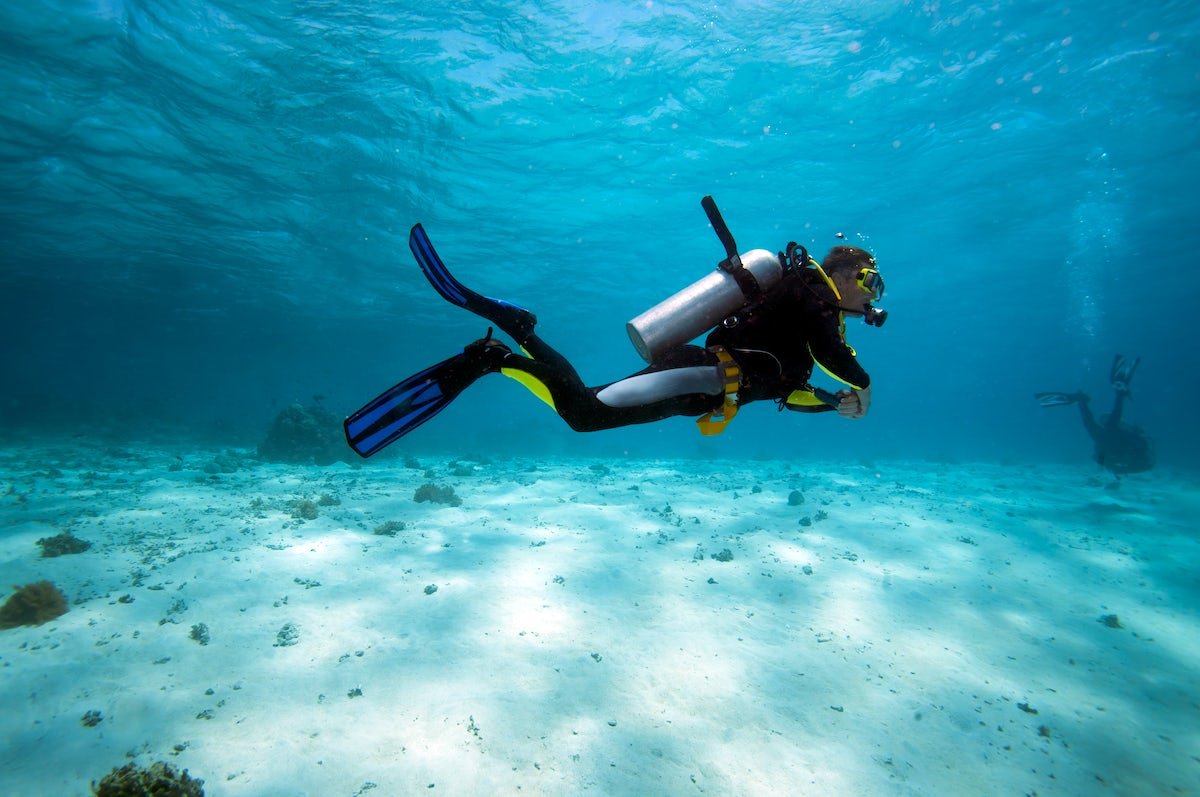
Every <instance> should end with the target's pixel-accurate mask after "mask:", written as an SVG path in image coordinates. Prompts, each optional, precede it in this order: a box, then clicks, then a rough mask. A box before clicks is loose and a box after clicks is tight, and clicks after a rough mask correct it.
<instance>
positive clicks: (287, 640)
mask: <svg viewBox="0 0 1200 797" xmlns="http://www.w3.org/2000/svg"><path fill="white" fill-rule="evenodd" d="M299 642H300V629H299V628H297V627H296V625H295V624H294V623H284V624H283V628H280V629H279V633H278V634H276V635H275V644H274V646H273V647H277V648H290V647H291V646H292V645H295V644H298V643H299Z"/></svg>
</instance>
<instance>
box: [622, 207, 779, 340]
mask: <svg viewBox="0 0 1200 797" xmlns="http://www.w3.org/2000/svg"><path fill="white" fill-rule="evenodd" d="M706 209H707V208H706ZM735 252H736V250H735ZM737 257H739V258H740V259H741V267H742V268H744V269H746V270H748V271H749V272H750V273H751V274H753V275H754V279H755V280H756V281H757V283H758V287H759V288H760V289H761V290H762V291H763V292H766V291H769V290H770V289H771V288H773V287H775V285H777V284H778V283H779V281H780V279H782V278H783V266H782V264H781V263H780V262H779V256H778V255H777V254H774V253H773V252H768V251H767V250H766V249H751V250H750V251H749V252H746V253H745V254H743V255H738V256H737ZM749 298H750V297H748V296H746V294H745V293H744V292H743V290H742V287H741V285H740V284H739V283H738V280H737V279H736V278H735V276H734V274H733V273H732V271H731V270H730V269H728V268H724V267H722V268H718V269H717V270H716V271H712V272H710V273H709V274H708V276H706V277H704V278H703V279H700V280H698V281H696V282H694V283H692V284H691V285H689V286H688V287H686V288H684V289H683V290H681V291H680V292H679V293H677V294H675V295H674V296H672V297H670V298H669V299H665V300H664V301H661V302H659V303H658V304H656V305H654V306H653V307H651V308H650V309H649V310H647V311H646V312H644V313H642V314H641V315H639V316H637V317H636V318H634V319H633V320H632V321H630V322H629V323H627V324H626V325H625V330H626V331H627V332H628V333H629V339H630V340H631V341H633V347H634V348H635V349H637V352H638V354H640V355H641V356H642V359H643V360H645V361H646V362H648V363H649V362H653V361H654V358H655V357H656V356H657V355H659V354H662V353H663V352H664V351H666V350H667V349H669V348H671V347H672V346H678V345H679V344H681V343H687V342H688V341H689V340H691V339H692V338H695V337H696V336H697V335H700V334H701V333H703V332H706V331H708V330H710V329H712V328H713V327H715V326H716V325H717V324H719V323H721V322H722V321H723V320H725V319H726V318H728V317H729V316H731V315H733V314H734V313H736V312H737V311H738V310H739V309H741V308H742V307H743V306H745V304H746V303H747V301H749Z"/></svg>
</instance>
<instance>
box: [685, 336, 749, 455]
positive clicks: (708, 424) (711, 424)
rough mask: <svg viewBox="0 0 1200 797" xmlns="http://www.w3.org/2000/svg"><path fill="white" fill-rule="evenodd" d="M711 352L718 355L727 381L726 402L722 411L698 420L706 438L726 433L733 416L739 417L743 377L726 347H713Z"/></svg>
mask: <svg viewBox="0 0 1200 797" xmlns="http://www.w3.org/2000/svg"><path fill="white" fill-rule="evenodd" d="M709 351H711V352H712V353H713V354H715V355H717V363H718V364H719V365H720V368H721V374H722V377H723V379H724V380H725V401H724V403H723V404H722V405H721V409H719V410H715V411H713V412H710V413H708V414H707V415H705V416H703V417H701V418H697V419H696V425H697V426H699V427H700V434H702V435H704V436H706V437H708V436H711V435H715V434H720V433H721V432H723V431H725V427H726V426H727V425H728V424H729V422H730V421H732V420H733V416H735V415H737V411H738V403H737V393H738V387H739V386H740V385H741V376H742V369H741V368H739V367H738V364H737V362H735V361H734V359H733V357H732V356H731V355H730V354H729V352H728V351H726V350H725V347H724V346H713V347H712V348H711V349H709Z"/></svg>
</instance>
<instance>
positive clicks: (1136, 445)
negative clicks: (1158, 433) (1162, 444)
mask: <svg viewBox="0 0 1200 797" xmlns="http://www.w3.org/2000/svg"><path fill="white" fill-rule="evenodd" d="M1125 396H1126V394H1125V392H1123V391H1121V390H1118V391H1116V397H1115V399H1114V400H1113V409H1112V412H1111V413H1109V414H1108V415H1106V416H1104V417H1103V418H1101V419H1100V423H1097V422H1096V419H1095V418H1094V417H1093V416H1092V409H1091V407H1090V406H1089V403H1088V398H1087V396H1086V395H1083V394H1080V400H1079V415H1080V417H1081V418H1082V419H1083V426H1084V428H1085V429H1087V433H1088V435H1089V436H1091V438H1092V442H1093V443H1095V445H1096V450H1095V455H1094V456H1095V458H1096V461H1097V462H1098V463H1100V465H1101V466H1103V467H1105V468H1107V469H1108V470H1110V471H1112V473H1113V474H1114V475H1118V476H1119V475H1120V474H1122V473H1141V472H1143V471H1147V470H1150V469H1151V468H1153V467H1154V450H1153V449H1152V448H1151V447H1150V440H1149V438H1147V437H1146V433H1145V432H1144V431H1142V430H1141V429H1140V428H1138V427H1136V426H1131V425H1129V424H1127V423H1122V422H1121V412H1122V410H1123V409H1124V407H1125Z"/></svg>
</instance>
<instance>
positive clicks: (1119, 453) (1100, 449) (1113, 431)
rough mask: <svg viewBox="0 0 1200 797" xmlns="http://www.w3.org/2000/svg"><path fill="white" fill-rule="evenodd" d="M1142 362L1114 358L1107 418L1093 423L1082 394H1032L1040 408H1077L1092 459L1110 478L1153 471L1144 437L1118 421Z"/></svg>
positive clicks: (1152, 463)
mask: <svg viewBox="0 0 1200 797" xmlns="http://www.w3.org/2000/svg"><path fill="white" fill-rule="evenodd" d="M1141 362H1142V358H1141V357H1136V358H1134V359H1132V360H1128V359H1126V358H1125V357H1124V356H1123V355H1120V354H1118V355H1117V356H1116V357H1114V358H1113V364H1112V369H1111V370H1110V372H1109V382H1110V383H1111V384H1112V388H1113V394H1114V395H1113V408H1112V412H1110V413H1109V414H1108V415H1104V416H1101V418H1100V420H1099V421H1097V420H1096V418H1095V417H1094V416H1093V415H1092V408H1091V402H1090V399H1089V398H1088V395H1087V394H1086V393H1084V392H1083V391H1077V392H1075V393H1035V394H1034V398H1035V399H1037V401H1038V403H1039V404H1041V405H1042V406H1043V407H1062V406H1067V405H1071V404H1074V405H1075V406H1077V407H1079V415H1080V417H1081V418H1082V419H1083V428H1084V429H1086V430H1087V433H1088V435H1089V436H1090V437H1091V438H1092V442H1093V443H1094V444H1095V455H1094V456H1095V459H1096V462H1098V463H1100V465H1101V466H1103V467H1104V468H1106V469H1108V470H1109V471H1111V472H1112V474H1113V475H1114V476H1118V477H1119V476H1121V475H1122V474H1126V473H1141V472H1143V471H1147V470H1150V469H1151V468H1153V467H1154V451H1153V449H1152V448H1151V447H1150V440H1149V438H1147V437H1146V433H1145V432H1144V431H1143V430H1142V429H1141V428H1140V427H1137V426H1133V425H1131V424H1128V423H1126V422H1124V421H1122V420H1121V414H1122V412H1123V411H1124V409H1125V402H1126V400H1127V399H1129V398H1131V397H1132V395H1131V393H1130V388H1129V385H1130V383H1131V382H1132V381H1133V374H1134V372H1135V371H1137V367H1138V366H1139V365H1140V364H1141Z"/></svg>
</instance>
